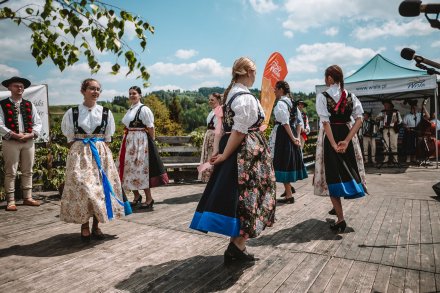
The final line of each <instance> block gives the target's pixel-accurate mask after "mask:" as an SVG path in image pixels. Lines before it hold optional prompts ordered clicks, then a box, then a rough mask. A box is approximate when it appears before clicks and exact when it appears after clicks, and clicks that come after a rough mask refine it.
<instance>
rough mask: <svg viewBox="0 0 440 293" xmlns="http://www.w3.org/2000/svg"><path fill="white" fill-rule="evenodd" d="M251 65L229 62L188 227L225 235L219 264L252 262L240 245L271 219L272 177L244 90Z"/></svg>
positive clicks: (256, 112) (255, 106)
mask: <svg viewBox="0 0 440 293" xmlns="http://www.w3.org/2000/svg"><path fill="white" fill-rule="evenodd" d="M255 74H256V67H255V64H254V62H253V61H251V60H250V59H248V58H246V57H241V58H239V59H237V60H236V61H235V62H234V65H233V68H232V81H231V84H230V85H229V86H228V88H227V89H226V91H225V94H224V100H225V102H224V103H223V131H224V135H223V136H222V137H221V139H220V143H219V154H217V155H214V156H213V157H212V159H211V161H212V164H213V165H214V171H213V173H212V175H211V178H210V179H209V181H208V184H207V185H206V189H205V191H204V192H203V196H202V198H201V199H200V202H199V204H198V206H197V209H196V212H195V214H194V217H193V219H192V222H191V225H190V228H192V229H196V230H199V231H202V232H208V231H210V232H215V233H219V234H223V235H226V236H230V237H231V238H230V243H229V245H228V247H227V249H226V251H225V253H224V260H225V263H230V262H231V261H235V260H237V261H253V260H254V256H253V255H252V254H249V253H248V252H247V251H246V240H247V239H248V238H254V237H257V236H258V235H259V234H260V233H261V232H262V231H263V230H264V228H265V227H266V226H272V224H273V222H274V220H275V204H276V202H275V174H274V171H273V167H272V159H271V157H270V153H269V146H268V144H267V142H266V139H265V138H264V135H263V133H262V132H261V131H260V129H259V127H260V126H261V124H262V122H263V120H264V112H263V109H262V107H261V105H260V102H259V101H258V100H257V98H256V97H254V96H253V95H252V94H251V93H250V91H249V89H248V88H249V87H251V86H252V85H253V83H254V81H255Z"/></svg>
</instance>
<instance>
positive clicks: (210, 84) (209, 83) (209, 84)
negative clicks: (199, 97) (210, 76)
mask: <svg viewBox="0 0 440 293" xmlns="http://www.w3.org/2000/svg"><path fill="white" fill-rule="evenodd" d="M215 86H219V87H222V86H223V87H224V86H225V85H224V84H222V83H221V82H219V81H210V80H207V81H204V82H201V83H198V84H194V85H192V86H191V87H190V90H198V89H199V88H201V87H215Z"/></svg>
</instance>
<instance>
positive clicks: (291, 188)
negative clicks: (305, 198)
mask: <svg viewBox="0 0 440 293" xmlns="http://www.w3.org/2000/svg"><path fill="white" fill-rule="evenodd" d="M290 190H292V193H295V192H296V190H295V187H293V186H290ZM285 196H286V192H283V193H281V195H280V197H285Z"/></svg>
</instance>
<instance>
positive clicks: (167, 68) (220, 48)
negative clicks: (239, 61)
mask: <svg viewBox="0 0 440 293" xmlns="http://www.w3.org/2000/svg"><path fill="white" fill-rule="evenodd" d="M10 2H12V3H13V5H14V7H18V6H20V5H23V4H28V3H38V2H40V3H41V2H42V0H14V1H10ZM108 2H110V3H112V4H115V5H119V6H121V7H122V6H123V8H124V9H126V10H128V11H132V12H136V13H138V14H140V15H141V16H142V17H143V18H144V19H146V20H147V21H149V22H150V24H152V25H153V26H155V34H154V35H150V36H149V38H148V45H147V47H148V48H147V50H146V51H145V52H143V53H141V54H140V58H141V59H142V61H143V62H144V63H145V64H146V65H147V68H148V71H149V72H150V74H151V78H150V83H151V86H150V88H148V89H144V92H145V93H146V92H149V91H152V90H158V89H171V90H173V89H181V90H195V89H198V88H199V87H202V86H222V87H226V86H227V85H228V84H229V81H230V78H231V66H232V63H233V61H234V60H235V59H236V58H238V57H240V56H248V57H250V58H251V59H253V60H254V61H255V62H256V64H257V78H256V82H255V84H254V87H255V88H260V86H261V78H262V76H261V73H262V71H263V69H264V66H265V63H266V61H267V58H268V57H269V56H270V54H271V53H272V52H275V51H278V52H280V53H281V54H282V55H283V56H284V58H285V59H286V62H287V64H288V68H289V74H288V75H287V77H286V80H287V81H288V82H289V83H290V85H291V88H292V89H293V91H294V92H295V91H303V92H312V91H314V86H315V85H316V84H322V82H323V71H324V69H325V68H326V67H327V66H329V65H331V64H339V65H341V67H342V68H343V70H344V72H345V75H346V76H348V75H350V74H351V73H353V72H354V71H355V70H357V69H358V68H359V67H360V66H362V65H363V64H364V63H365V62H367V61H368V60H369V59H371V58H372V57H373V56H375V55H376V54H377V53H380V54H382V55H383V56H384V57H386V58H388V59H391V60H392V61H394V62H396V63H398V64H399V65H402V66H405V67H409V68H415V67H414V62H411V61H406V60H403V59H402V58H401V57H400V51H401V49H402V48H404V47H410V48H413V49H414V50H416V52H417V54H419V55H422V56H424V57H426V58H429V59H432V60H436V61H440V54H439V49H440V30H438V29H433V28H431V27H430V26H429V24H428V21H427V20H426V19H425V18H424V16H419V17H415V18H404V17H401V16H400V15H399V13H398V7H399V4H400V3H401V1H400V0H399V1H397V0H387V1H384V0H369V1H365V0H350V1H347V0H303V1H300V0H217V1H214V0H191V1H181V0H150V1H141V0H124V1H108ZM435 2H436V1H431V2H429V3H435ZM437 2H439V1H437ZM423 3H425V1H424V2H423ZM0 31H1V37H0V52H2V54H0V79H2V80H3V79H6V78H8V77H10V76H12V75H20V76H24V77H27V78H29V79H31V81H32V82H33V83H34V84H42V83H45V84H48V85H49V103H50V104H51V105H55V104H72V103H80V102H81V101H82V96H81V94H80V92H79V87H80V83H81V81H82V80H83V79H85V78H87V77H90V71H89V70H88V67H87V65H86V64H85V63H84V62H83V61H82V62H80V63H78V64H76V65H75V66H73V67H72V68H69V69H66V70H65V71H64V72H62V73H61V72H59V71H58V70H57V69H56V68H55V67H54V66H53V65H52V64H51V61H48V62H46V64H44V65H43V66H41V67H37V66H36V65H35V61H34V60H33V58H32V56H31V54H30V41H29V35H30V34H29V32H28V31H27V30H26V29H25V28H24V27H21V26H20V27H17V26H16V25H15V24H12V23H10V22H8V21H0ZM127 33H128V35H127V37H128V40H130V39H133V30H131V29H130V28H127ZM98 58H99V60H100V63H101V66H102V68H103V69H102V70H101V71H100V72H99V73H98V74H96V75H94V76H93V77H94V78H96V79H98V80H99V81H101V83H102V87H103V89H104V91H103V93H102V94H101V99H103V100H111V99H112V98H113V96H115V95H127V91H128V88H129V87H130V86H132V85H139V86H140V85H141V84H142V83H141V81H140V80H136V78H135V76H134V75H132V76H129V77H128V78H127V77H125V75H124V74H120V75H117V76H112V75H109V74H108V72H109V71H110V70H109V68H110V66H111V64H113V62H115V60H116V57H115V56H113V55H111V54H108V53H99V54H98ZM122 61H123V60H120V62H122Z"/></svg>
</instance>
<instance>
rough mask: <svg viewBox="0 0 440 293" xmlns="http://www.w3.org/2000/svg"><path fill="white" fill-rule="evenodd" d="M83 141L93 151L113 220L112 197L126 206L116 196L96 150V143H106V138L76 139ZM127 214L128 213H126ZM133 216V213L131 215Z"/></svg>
mask: <svg viewBox="0 0 440 293" xmlns="http://www.w3.org/2000/svg"><path fill="white" fill-rule="evenodd" d="M76 140H80V141H82V142H83V143H84V144H88V145H89V146H90V149H91V151H92V155H93V159H94V160H95V162H96V165H97V166H98V170H99V174H100V175H101V178H102V186H103V188H104V196H105V207H106V210H107V217H108V219H109V220H111V219H113V209H112V201H111V197H110V196H113V198H114V199H116V201H117V202H118V203H119V204H120V205H121V206H123V207H124V209H125V205H124V203H123V202H122V201H120V200H119V199H118V198H117V197H116V196H115V192H114V191H113V188H112V185H111V184H110V180H108V177H107V174H105V171H104V169H102V165H101V158H100V157H99V153H98V149H97V148H96V145H95V142H97V141H104V138H98V137H90V138H84V139H76ZM126 214H127V211H126ZM129 214H131V212H130V213H129Z"/></svg>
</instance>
